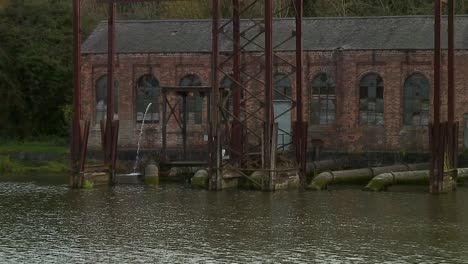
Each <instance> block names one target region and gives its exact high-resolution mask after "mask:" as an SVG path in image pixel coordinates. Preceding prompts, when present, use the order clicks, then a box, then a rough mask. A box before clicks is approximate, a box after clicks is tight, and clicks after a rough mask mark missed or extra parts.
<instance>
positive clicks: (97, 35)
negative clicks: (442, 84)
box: [82, 16, 468, 54]
mask: <svg viewBox="0 0 468 264" xmlns="http://www.w3.org/2000/svg"><path fill="white" fill-rule="evenodd" d="M116 23H117V25H116V50H117V53H173V52H174V53H177V52H210V51H211V20H151V21H135V20H123V21H117V22H116ZM273 23H274V25H273V28H274V32H273V42H274V46H278V47H277V50H284V51H287V50H294V48H295V40H294V38H291V39H290V40H289V41H286V42H284V43H282V42H283V41H284V40H286V39H288V38H289V37H290V36H292V35H293V34H294V32H293V29H294V19H275V20H274V22H273ZM241 25H242V26H241V27H242V28H244V29H245V28H247V27H250V26H252V25H253V22H251V21H247V20H243V21H242V22H241ZM446 25H447V23H446V19H443V29H444V30H443V41H444V43H443V47H446V42H447V41H446V39H447V37H446V36H447V34H446V28H447V26H446ZM261 30H262V29H261V27H260V26H254V27H253V29H251V30H249V31H248V33H247V34H248V35H251V36H252V35H256V34H258V33H259V32H261ZM225 35H226V36H223V38H224V41H222V42H221V43H222V44H221V50H231V49H232V43H231V41H230V40H229V39H228V36H231V35H232V28H231V27H230V26H228V27H226V29H225ZM433 38H434V18H433V17H432V16H400V17H347V18H305V19H304V50H309V51H328V50H335V49H343V50H429V49H433V47H434V40H433ZM243 42H244V43H245V41H244V40H243ZM255 42H256V43H258V44H259V45H261V46H263V43H264V41H263V34H262V35H260V36H259V37H258V38H257V39H256V41H255ZM456 48H457V49H468V16H457V18H456ZM246 49H247V50H250V51H256V50H258V46H256V45H255V44H249V45H247V46H246ZM106 52H107V22H101V23H100V24H99V25H98V26H97V28H96V29H95V30H94V32H93V33H92V34H91V35H90V36H89V37H88V39H87V40H86V41H85V43H84V44H83V47H82V53H84V54H90V53H106Z"/></svg>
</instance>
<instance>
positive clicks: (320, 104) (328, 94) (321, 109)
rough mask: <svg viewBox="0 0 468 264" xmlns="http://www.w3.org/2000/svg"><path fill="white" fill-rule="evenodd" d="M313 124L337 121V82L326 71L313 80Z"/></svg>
mask: <svg viewBox="0 0 468 264" xmlns="http://www.w3.org/2000/svg"><path fill="white" fill-rule="evenodd" d="M311 116H312V124H314V125H326V124H333V123H335V116H336V96H335V83H334V82H333V80H332V78H330V77H328V75H327V74H325V73H320V74H318V75H316V76H315V77H314V79H313V80H312V115H311Z"/></svg>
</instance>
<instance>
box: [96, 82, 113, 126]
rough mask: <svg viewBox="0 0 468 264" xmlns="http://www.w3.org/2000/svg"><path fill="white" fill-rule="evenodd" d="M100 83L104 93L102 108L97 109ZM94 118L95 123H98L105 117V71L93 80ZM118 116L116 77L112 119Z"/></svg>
mask: <svg viewBox="0 0 468 264" xmlns="http://www.w3.org/2000/svg"><path fill="white" fill-rule="evenodd" d="M100 84H102V88H103V91H102V93H103V94H104V98H103V100H102V101H103V102H104V108H103V110H98V103H99V102H98V93H100V92H98V88H100V87H98V85H100ZM94 110H95V111H94V120H95V123H96V124H99V123H100V122H101V120H106V119H107V73H104V74H102V75H100V77H99V78H97V79H96V81H95V82H94ZM99 113H100V114H101V115H102V117H101V118H98V114H99ZM118 118H119V81H118V80H117V79H115V80H114V119H118Z"/></svg>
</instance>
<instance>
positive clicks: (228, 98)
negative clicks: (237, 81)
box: [219, 77, 234, 120]
mask: <svg viewBox="0 0 468 264" xmlns="http://www.w3.org/2000/svg"><path fill="white" fill-rule="evenodd" d="M233 84H234V82H233V81H232V80H231V78H229V77H224V79H223V80H222V81H221V84H220V87H219V88H220V89H221V94H222V95H223V102H222V103H223V109H224V110H223V119H224V120H232V116H231V114H232V112H233V108H234V103H233V100H234V98H233V95H232V86H233ZM229 113H231V114H229Z"/></svg>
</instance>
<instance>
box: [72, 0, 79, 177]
mask: <svg viewBox="0 0 468 264" xmlns="http://www.w3.org/2000/svg"><path fill="white" fill-rule="evenodd" d="M80 2H81V1H80V0H73V124H72V143H71V168H72V171H73V172H74V173H78V172H79V152H80V120H81V104H80V102H81V91H80V89H81V33H80V24H81V23H80V20H81V19H80V13H81V12H80Z"/></svg>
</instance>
